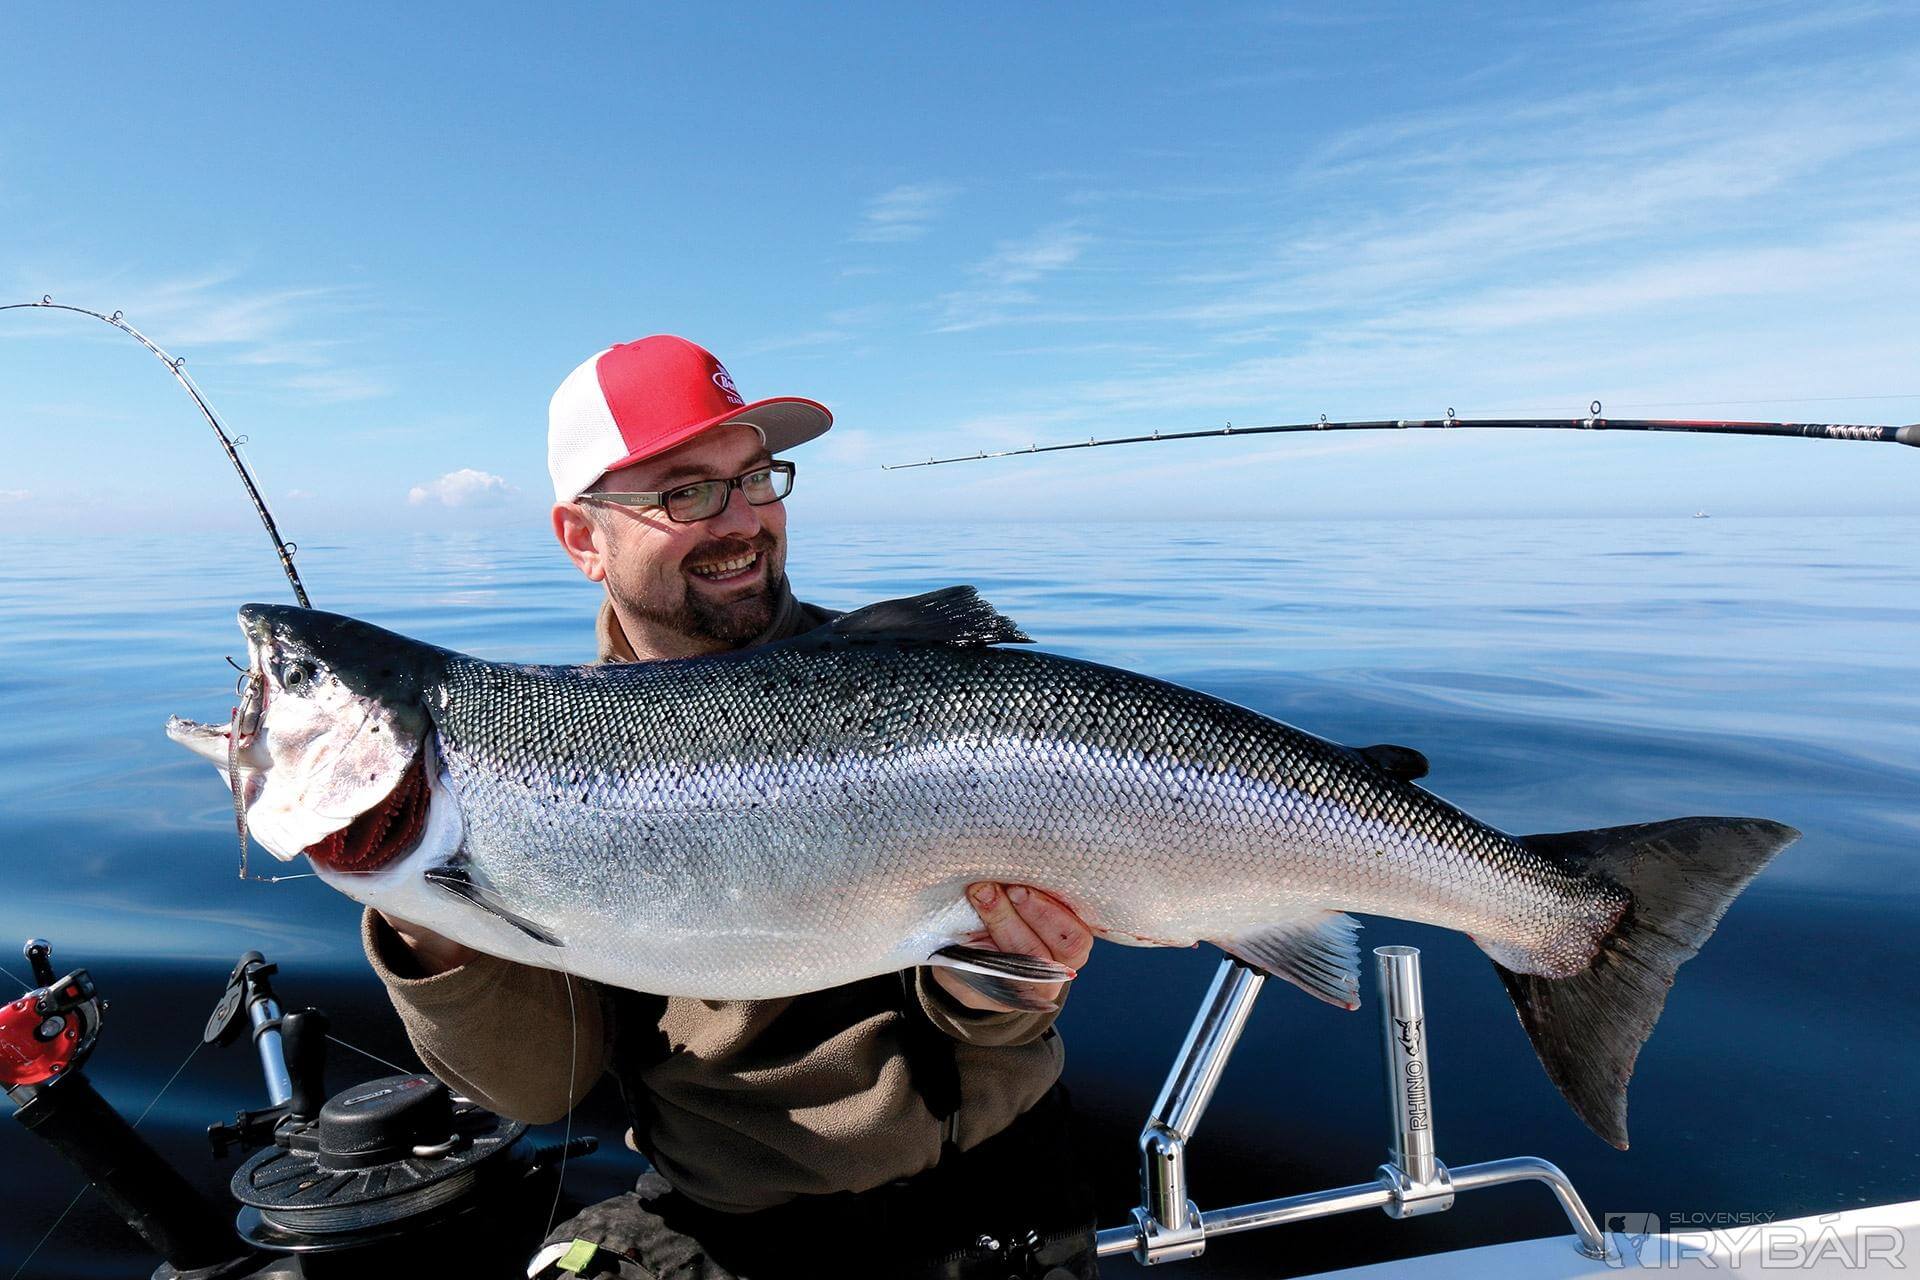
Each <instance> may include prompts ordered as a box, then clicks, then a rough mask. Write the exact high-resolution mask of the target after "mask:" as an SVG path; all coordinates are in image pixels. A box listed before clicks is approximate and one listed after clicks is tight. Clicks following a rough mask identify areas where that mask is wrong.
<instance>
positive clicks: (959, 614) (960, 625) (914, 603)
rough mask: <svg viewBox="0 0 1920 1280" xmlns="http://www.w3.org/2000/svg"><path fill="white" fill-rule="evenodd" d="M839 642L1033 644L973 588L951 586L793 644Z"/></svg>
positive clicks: (858, 612)
mask: <svg viewBox="0 0 1920 1280" xmlns="http://www.w3.org/2000/svg"><path fill="white" fill-rule="evenodd" d="M835 640H839V641H843V642H844V641H855V642H858V643H863V644H935V645H941V644H944V645H954V646H956V647H959V648H973V647H976V646H979V645H988V644H1032V643H1033V641H1032V640H1031V639H1029V638H1028V636H1027V635H1026V633H1025V632H1023V631H1021V630H1020V628H1019V627H1017V626H1015V625H1014V624H1013V623H1012V621H1010V620H1009V619H1007V618H1005V617H1003V616H1002V615H1001V613H1000V611H999V610H997V609H995V608H994V607H993V606H992V605H990V604H988V603H987V602H986V601H985V600H983V599H981V597H980V593H979V592H978V591H975V590H974V589H973V588H972V587H946V588H943V589H942V590H939V591H929V592H927V593H926V594H925V595H918V596H908V597H906V598H905V599H902V600H882V601H880V602H879V603H878V604H870V605H868V606H867V607H866V608H864V609H855V610H854V611H853V612H852V613H848V614H843V615H841V616H840V617H838V618H835V619H834V620H833V621H832V622H829V623H828V624H827V625H825V626H824V627H819V628H816V629H815V630H813V631H809V632H807V633H806V634H805V635H802V636H799V637H797V638H796V639H795V640H793V641H791V642H790V643H793V644H795V645H804V644H809V643H812V644H818V643H830V642H832V641H835Z"/></svg>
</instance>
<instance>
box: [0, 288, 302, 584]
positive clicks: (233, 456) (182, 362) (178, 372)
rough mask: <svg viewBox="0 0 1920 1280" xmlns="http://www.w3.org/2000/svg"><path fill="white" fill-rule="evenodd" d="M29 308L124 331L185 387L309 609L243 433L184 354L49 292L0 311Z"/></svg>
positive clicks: (289, 548)
mask: <svg viewBox="0 0 1920 1280" xmlns="http://www.w3.org/2000/svg"><path fill="white" fill-rule="evenodd" d="M29 307H39V308H41V309H42V310H49V311H71V312H73V313H74V314H75V315H82V316H92V317H93V318H94V319H95V320H100V321H103V322H105V323H107V324H110V325H112V326H113V327H114V328H116V329H118V330H120V331H121V332H122V333H124V334H127V335H128V336H129V337H131V338H132V339H133V340H134V341H135V342H138V343H139V344H140V345H141V346H143V347H145V348H146V349H147V350H149V351H151V352H153V354H154V355H155V356H157V357H158V358H159V360H160V363H161V364H164V365H165V366H167V372H169V373H171V374H172V375H173V378H174V381H175V382H178V383H179V384H180V385H181V386H182V387H183V388H185V389H186V393H187V394H188V395H190V396H192V397H193V403H194V406H195V407H196V408H198V409H199V410H200V416H201V417H203V418H205V419H206V420H207V425H208V426H210V427H212V428H213V434H214V435H215V436H216V437H218V438H219V441H220V447H221V449H223V450H225V451H226V455H227V461H229V462H231V463H232V464H233V469H234V470H235V471H237V472H238V473H239V474H240V483H241V484H243V485H245V486H246V489H247V498H248V500H249V501H251V502H252V503H253V510H254V512H255V514H257V515H258V516H259V517H260V523H261V524H263V525H265V526H266V528H267V536H268V537H269V538H271V539H273V553H274V555H276V556H277V557H279V560H280V568H281V571H282V572H284V573H285V574H286V575H287V581H288V582H290V583H292V584H293V594H294V597H295V598H296V599H297V600H299V602H300V607H301V608H303V609H311V608H312V607H313V606H312V604H310V603H309V602H308V600H307V589H306V587H305V586H304V585H303V584H302V583H301V581H300V574H299V572H298V571H297V570H295V569H294V567H293V555H294V552H296V551H298V550H299V547H298V546H297V545H295V544H294V543H291V542H288V541H287V540H286V539H285V538H282V537H281V536H280V527H279V526H278V525H277V524H275V523H274V520H273V513H272V512H270V511H268V510H267V502H266V499H265V498H263V497H261V496H260V486H259V485H257V484H255V483H254V481H253V474H252V473H251V472H249V471H248V470H247V465H246V463H244V462H242V461H241V460H240V451H239V446H240V445H242V444H245V443H246V439H247V438H246V437H245V436H239V437H235V436H231V435H229V434H228V433H227V429H226V428H225V427H224V426H222V425H221V424H220V419H219V417H218V415H216V414H215V413H214V411H213V406H212V405H210V404H208V403H207V398H206V396H204V395H203V394H201V391H200V388H199V387H198V386H196V385H195V384H194V381H193V379H192V378H190V377H188V376H187V369H186V364H187V358H186V357H185V356H174V355H169V354H168V353H167V352H165V351H164V350H162V349H161V348H160V346H159V344H158V343H156V342H154V340H153V339H151V338H149V337H148V336H147V335H146V334H144V333H142V332H140V331H139V330H138V329H136V328H134V327H133V326H132V325H130V324H128V323H127V322H126V320H125V319H123V318H122V315H121V313H120V312H118V311H116V312H114V313H113V314H112V315H107V314H106V313H105V312H101V311H90V310H88V309H87V308H86V307H73V306H68V305H67V304H66V303H63V302H55V301H54V300H53V296H52V295H51V294H43V295H41V298H40V300H39V301H38V302H10V303H6V304H5V305H0V311H19V310H24V309H26V308H29Z"/></svg>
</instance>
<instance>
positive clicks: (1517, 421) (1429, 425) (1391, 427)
mask: <svg viewBox="0 0 1920 1280" xmlns="http://www.w3.org/2000/svg"><path fill="white" fill-rule="evenodd" d="M1463 428H1480V429H1493V430H1507V431H1691V432H1697V433H1702V434H1707V435H1725V436H1798V437H1801V438H1803V439H1810V440H1878V441H1884V442H1886V443H1888V444H1907V445H1913V446H1915V447H1920V423H1913V424H1911V425H1908V426H1904V427H1886V426H1871V425H1864V424H1860V423H1851V422H1732V421H1721V420H1717V419H1691V418H1603V417H1601V416H1600V402H1599V401H1598V400H1595V401H1594V402H1593V403H1592V404H1591V405H1590V406H1589V407H1588V411H1587V416H1586V417H1584V418H1461V417H1457V416H1455V414H1454V412H1453V410H1452V409H1448V410H1447V416H1446V417H1444V418H1375V419H1369V420H1366V421H1353V422H1329V421H1328V420H1327V416H1326V415H1325V414H1321V415H1320V420H1319V421H1318V422H1287V423H1279V424H1275V425H1272V426H1263V427H1236V426H1234V425H1233V424H1232V423H1231V422H1229V423H1228V424H1227V425H1226V426H1224V427H1215V428H1213V429H1211V430H1208V431H1155V432H1152V433H1151V434H1149V435H1144V436H1114V437H1111V438H1109V439H1106V440H1101V439H1097V438H1095V437H1092V436H1089V437H1088V438H1087V439H1085V440H1071V441H1067V442H1065V443H1062V444H1030V445H1028V446H1027V447H1026V448H1024V449H997V450H993V451H991V452H988V451H984V450H983V451H981V452H979V453H966V454H960V455H958V456H956V457H952V458H928V459H926V460H925V461H924V462H896V463H893V464H891V465H883V466H882V467H881V468H880V469H881V470H882V471H904V470H906V469H907V468H909V467H939V466H945V465H946V464H947V463H949V462H984V461H986V460H988V459H990V458H1012V457H1019V456H1021V455H1024V454H1030V453H1059V452H1061V451H1062V450H1066V449H1101V448H1105V447H1106V446H1108V445H1116V444H1154V443H1158V442H1161V441H1167V440H1206V439H1212V438H1215V437H1220V436H1268V435H1283V434H1291V433H1293V432H1300V431H1451V430H1458V429H1463Z"/></svg>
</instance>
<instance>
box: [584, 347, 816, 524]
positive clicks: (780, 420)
mask: <svg viewBox="0 0 1920 1280" xmlns="http://www.w3.org/2000/svg"><path fill="white" fill-rule="evenodd" d="M729 422H744V423H747V424H749V425H751V426H753V427H754V428H756V429H757V430H758V431H759V432H760V437H761V439H762V440H764V441H766V445H767V450H768V452H770V453H783V452H785V451H786V450H788V449H791V448H793V446H795V445H797V444H804V443H806V442H807V441H809V440H811V439H813V438H814V437H815V436H817V435H823V434H825V432H826V430H827V428H828V427H831V426H832V425H833V415H832V414H831V413H828V412H827V410H826V407H825V406H824V405H819V404H815V403H814V402H813V401H811V400H802V399H801V398H799V397H798V396H776V397H774V398H773V399H771V400H756V401H754V402H753V403H752V404H748V403H747V402H746V401H745V400H743V399H741V397H740V392H739V391H738V390H737V389H736V388H735V387H734V385H733V378H732V376H731V375H730V374H728V373H727V368H726V366H725V365H723V364H721V363H720V362H719V361H718V360H716V359H714V358H713V353H712V352H709V351H707V350H706V349H705V348H703V347H697V346H695V345H694V344H693V343H691V342H688V341H687V340H686V339H685V338H676V337H673V336H672V335H670V334H655V335H654V336H652V337H650V338H640V339H638V340H637V341H634V342H623V343H621V344H620V345H619V346H617V347H608V348H607V349H606V350H605V351H602V352H601V353H600V354H599V355H597V356H595V357H593V359H591V360H588V361H587V362H586V363H585V364H582V365H581V366H580V367H579V368H577V369H575V370H574V371H573V372H572V373H570V374H568V375H567V380H566V381H565V382H562V383H561V384H560V389H559V390H558V391H556V392H554V393H553V401H552V403H550V404H549V405H548V406H547V472H548V474H549V475H551V476H552V477H553V496H554V499H555V500H556V501H559V502H566V501H569V500H570V499H573V498H577V497H579V496H580V495H581V494H582V493H585V492H586V491H587V489H588V488H589V487H591V486H592V484H593V483H594V481H596V480H598V479H599V478H600V477H601V476H603V475H605V474H606V473H607V472H609V471H614V470H617V469H619V468H620V467H624V466H629V465H631V464H632V463H635V462H639V461H641V460H642V459H643V458H651V457H653V456H654V455H655V454H658V453H665V452H666V451H667V450H668V449H671V448H673V447H674V446H675V445H678V444H684V443H686V442H687V441H689V440H691V439H693V438H694V437H695V436H697V435H699V434H700V433H701V432H703V431H708V430H711V429H712V428H714V427H718V426H723V425H725V424H726V423H729Z"/></svg>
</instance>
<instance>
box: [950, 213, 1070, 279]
mask: <svg viewBox="0 0 1920 1280" xmlns="http://www.w3.org/2000/svg"><path fill="white" fill-rule="evenodd" d="M1092 242H1093V237H1092V236H1090V235H1088V234H1086V233H1085V232H1083V231H1078V230H1075V229H1074V228H1073V227H1071V226H1058V227H1048V228H1046V229H1045V230H1043V231H1040V232H1038V233H1036V234H1034V235H1032V236H1029V237H1028V238H1027V239H1025V240H1009V241H1003V242H1002V243H1001V244H1000V245H999V246H997V247H996V248H995V249H994V251H993V253H992V254H991V255H990V256H989V257H987V258H986V259H985V260H984V261H982V262H980V263H978V264H976V265H975V266H974V268H973V270H974V272H975V274H977V275H980V276H983V277H985V278H986V279H988V280H991V281H993V282H994V283H995V284H1031V283H1033V282H1034V281H1035V280H1038V279H1039V278H1040V277H1042V276H1044V275H1047V274H1049V273H1051V272H1055V271H1058V270H1060V269H1061V268H1063V267H1070V266H1072V265H1073V264H1074V263H1075V262H1077V261H1079V259H1080V254H1081V253H1082V252H1083V251H1084V250H1085V249H1086V247H1087V246H1088V245H1089V244H1091V243H1092Z"/></svg>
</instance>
